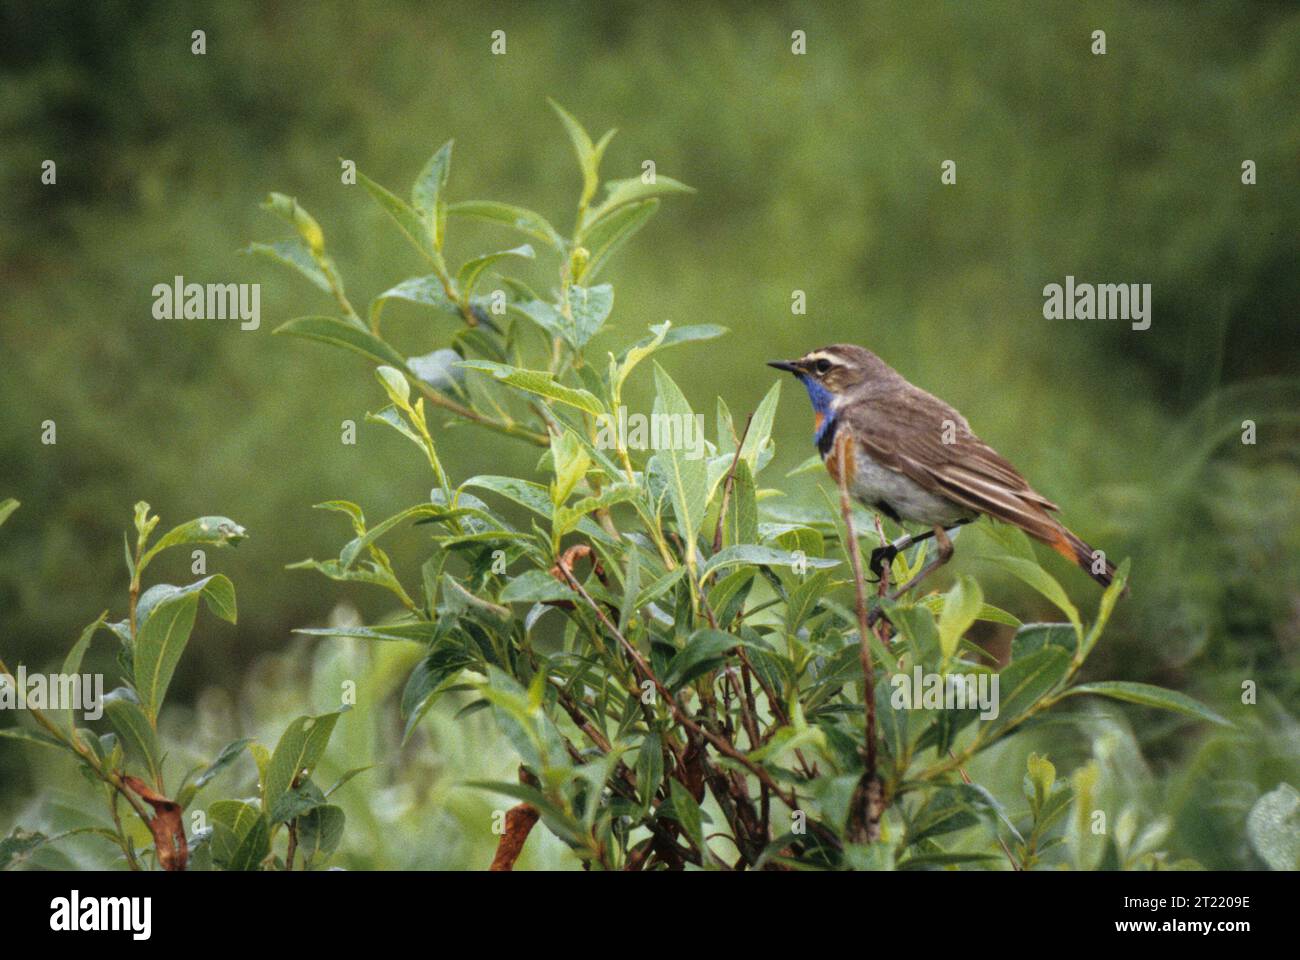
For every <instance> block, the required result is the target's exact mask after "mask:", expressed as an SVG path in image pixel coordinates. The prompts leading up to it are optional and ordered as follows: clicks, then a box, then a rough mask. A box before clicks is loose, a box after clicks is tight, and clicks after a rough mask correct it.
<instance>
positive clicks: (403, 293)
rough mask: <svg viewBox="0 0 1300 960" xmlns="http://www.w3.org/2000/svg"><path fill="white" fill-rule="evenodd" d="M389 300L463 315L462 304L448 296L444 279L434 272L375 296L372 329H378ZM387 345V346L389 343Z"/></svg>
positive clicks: (411, 279) (405, 281)
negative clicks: (385, 305)
mask: <svg viewBox="0 0 1300 960" xmlns="http://www.w3.org/2000/svg"><path fill="white" fill-rule="evenodd" d="M389 300H404V301H406V302H407V303H418V304H421V305H422V306H426V307H434V308H436V309H438V310H441V311H442V312H443V313H445V314H448V315H449V316H453V317H460V316H461V312H460V306H459V305H458V304H457V303H456V302H455V301H454V300H452V299H451V297H449V296H447V290H446V288H445V287H443V285H442V280H440V279H439V278H438V275H437V274H434V273H431V274H429V275H428V276H424V277H411V278H409V279H407V280H403V281H402V282H401V283H399V284H398V285H397V286H395V287H389V288H388V289H387V290H385V291H384V292H383V293H381V294H380V295H379V296H377V297H375V299H374V300H372V301H371V302H370V327H371V329H372V330H376V329H378V327H379V317H380V314H381V313H382V312H383V307H384V304H385V303H387V302H388V301H389ZM385 346H386V347H387V344H385ZM389 349H391V348H389ZM395 352H396V351H394V353H395Z"/></svg>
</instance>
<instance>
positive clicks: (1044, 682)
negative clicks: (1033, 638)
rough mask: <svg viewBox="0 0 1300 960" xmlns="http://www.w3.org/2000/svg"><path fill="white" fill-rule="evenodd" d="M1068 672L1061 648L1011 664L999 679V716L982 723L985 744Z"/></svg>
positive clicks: (1046, 648)
mask: <svg viewBox="0 0 1300 960" xmlns="http://www.w3.org/2000/svg"><path fill="white" fill-rule="evenodd" d="M1069 669H1070V656H1069V654H1067V653H1066V652H1065V651H1064V650H1062V649H1061V648H1060V647H1055V646H1051V647H1044V648H1043V649H1042V650H1039V651H1038V652H1036V653H1031V654H1029V655H1028V656H1027V657H1024V658H1023V659H1020V660H1013V661H1012V662H1011V663H1010V664H1008V665H1007V666H1006V667H1004V668H1003V670H1002V672H1001V673H1000V674H999V675H998V677H999V679H998V715H997V716H996V717H994V718H993V719H991V720H989V721H988V722H987V723H985V725H984V727H983V729H982V731H981V735H982V737H983V739H984V740H985V742H992V740H993V738H994V737H995V736H996V735H997V734H999V733H1001V732H1002V731H1003V730H1005V729H1006V728H1007V727H1008V726H1009V725H1010V724H1011V723H1013V722H1014V721H1016V720H1019V719H1020V718H1021V717H1023V716H1024V715H1025V714H1026V713H1028V712H1029V710H1030V708H1032V707H1033V706H1034V704H1036V703H1037V702H1038V701H1039V700H1041V699H1042V698H1043V697H1045V696H1047V694H1048V693H1050V692H1051V691H1052V690H1053V689H1054V688H1055V687H1056V685H1057V684H1058V683H1060V682H1061V680H1062V678H1064V677H1065V674H1066V672H1067V671H1068V670H1069Z"/></svg>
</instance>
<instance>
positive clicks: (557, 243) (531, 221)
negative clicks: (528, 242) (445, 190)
mask: <svg viewBox="0 0 1300 960" xmlns="http://www.w3.org/2000/svg"><path fill="white" fill-rule="evenodd" d="M447 213H448V214H449V215H451V216H453V217H475V218H477V219H479V220H492V221H494V222H496V223H504V224H505V225H506V226H509V227H514V228H515V229H516V230H518V231H520V232H521V233H525V234H527V235H528V236H530V237H532V238H533V239H534V240H540V241H541V242H542V243H544V244H546V245H547V246H549V247H554V248H555V249H556V250H560V251H563V250H564V238H563V237H562V236H560V234H559V231H557V230H556V229H555V228H554V227H553V226H551V224H550V221H548V220H547V219H546V218H545V217H543V216H542V215H541V214H540V213H534V212H533V211H532V210H528V209H525V208H524V207H516V206H513V205H512V204H509V203H497V202H496V201H495V200H462V201H461V202H460V203H453V204H450V205H449V206H448V207H447ZM588 272H590V265H588Z"/></svg>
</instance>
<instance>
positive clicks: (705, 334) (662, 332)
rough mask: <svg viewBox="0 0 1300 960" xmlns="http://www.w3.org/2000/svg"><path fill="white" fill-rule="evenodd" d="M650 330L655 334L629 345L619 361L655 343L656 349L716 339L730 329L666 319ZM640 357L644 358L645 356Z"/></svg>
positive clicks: (712, 324)
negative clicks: (677, 324) (680, 324)
mask: <svg viewBox="0 0 1300 960" xmlns="http://www.w3.org/2000/svg"><path fill="white" fill-rule="evenodd" d="M650 332H651V333H652V334H653V336H651V337H648V338H646V339H643V340H639V341H637V343H636V344H635V345H633V346H631V347H628V349H627V350H625V351H623V353H622V354H621V355H620V356H619V362H620V363H625V362H626V361H627V360H628V359H629V358H630V357H631V355H632V352H633V351H634V350H641V349H643V348H645V347H647V346H650V345H652V344H654V345H655V346H654V349H655V350H666V349H668V348H669V347H673V346H677V345H679V344H683V343H697V342H700V341H703V340H716V339H717V338H718V337H721V336H723V335H724V334H727V333H729V332H730V331H729V330H728V328H727V327H723V326H719V325H718V324H716V323H698V324H690V325H687V326H685V327H674V326H673V325H672V324H671V323H669V322H668V321H667V320H665V321H664V322H663V323H661V324H659V325H658V326H651V327H650ZM651 352H653V351H651ZM647 355H648V354H647ZM640 359H644V356H643V357H641V358H640ZM631 369H632V368H631V367H628V370H631Z"/></svg>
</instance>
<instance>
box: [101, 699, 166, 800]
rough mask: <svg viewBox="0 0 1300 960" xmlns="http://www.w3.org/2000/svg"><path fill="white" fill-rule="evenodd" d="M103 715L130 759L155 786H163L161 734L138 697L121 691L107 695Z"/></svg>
mask: <svg viewBox="0 0 1300 960" xmlns="http://www.w3.org/2000/svg"><path fill="white" fill-rule="evenodd" d="M104 714H105V715H106V716H107V717H108V722H109V724H110V725H112V727H113V729H114V730H115V731H116V732H117V736H118V738H119V739H120V740H121V742H122V747H123V749H124V750H125V751H126V755H127V757H129V758H130V759H132V760H135V761H137V762H139V763H141V764H143V765H144V769H145V770H147V771H148V773H149V778H150V779H151V780H152V781H153V783H154V784H156V785H157V784H161V783H162V759H161V750H160V749H159V747H158V734H157V733H155V732H154V728H153V724H152V723H150V720H149V717H148V716H147V715H146V714H145V711H144V710H143V709H142V707H141V705H140V702H139V700H138V698H137V697H136V695H135V693H134V692H132V691H131V690H130V689H128V688H127V687H118V688H117V689H116V690H114V691H113V692H112V693H108V694H105V695H104Z"/></svg>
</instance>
